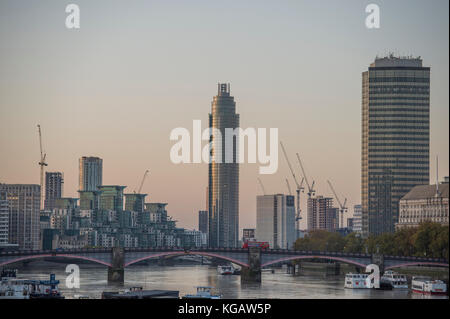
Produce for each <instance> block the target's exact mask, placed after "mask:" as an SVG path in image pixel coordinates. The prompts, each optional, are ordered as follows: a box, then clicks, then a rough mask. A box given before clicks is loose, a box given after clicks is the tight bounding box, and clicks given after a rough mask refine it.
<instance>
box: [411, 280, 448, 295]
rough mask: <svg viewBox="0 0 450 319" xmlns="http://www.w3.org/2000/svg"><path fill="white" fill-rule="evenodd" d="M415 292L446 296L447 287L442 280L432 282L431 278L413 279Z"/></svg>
mask: <svg viewBox="0 0 450 319" xmlns="http://www.w3.org/2000/svg"><path fill="white" fill-rule="evenodd" d="M411 289H412V291H413V292H416V293H421V294H429V295H446V294H447V285H446V283H445V282H443V281H442V280H432V279H431V277H424V276H420V277H413V279H412V282H411Z"/></svg>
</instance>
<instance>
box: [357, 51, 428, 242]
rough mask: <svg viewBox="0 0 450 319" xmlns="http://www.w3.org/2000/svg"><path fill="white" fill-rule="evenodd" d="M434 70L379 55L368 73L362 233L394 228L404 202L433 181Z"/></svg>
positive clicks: (365, 78) (365, 80) (364, 88)
mask: <svg viewBox="0 0 450 319" xmlns="http://www.w3.org/2000/svg"><path fill="white" fill-rule="evenodd" d="M429 149H430V68H429V67H423V66H422V60H421V59H420V58H410V57H405V58H399V57H394V56H392V55H390V56H388V57H385V58H377V59H376V60H375V62H374V63H372V64H371V65H370V67H369V69H368V71H365V72H363V74H362V154H361V160H362V167H361V168H362V169H361V184H362V185H361V199H362V232H363V235H364V236H368V235H370V234H381V233H384V232H393V231H394V228H395V223H396V222H397V221H398V215H399V201H400V198H401V197H403V196H404V195H405V194H406V193H408V192H409V191H410V190H411V189H412V188H413V187H414V186H416V185H421V184H429V165H430V164H429V163H430V162H429V156H430V154H429Z"/></svg>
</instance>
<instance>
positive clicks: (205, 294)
mask: <svg viewBox="0 0 450 319" xmlns="http://www.w3.org/2000/svg"><path fill="white" fill-rule="evenodd" d="M211 290H212V287H204V286H199V287H197V294H195V295H189V294H187V295H184V296H183V297H182V299H222V296H221V295H213V294H211Z"/></svg>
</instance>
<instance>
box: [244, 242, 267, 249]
mask: <svg viewBox="0 0 450 319" xmlns="http://www.w3.org/2000/svg"><path fill="white" fill-rule="evenodd" d="M250 247H259V248H261V249H269V243H268V242H267V241H249V240H247V241H246V242H244V245H243V246H242V248H250Z"/></svg>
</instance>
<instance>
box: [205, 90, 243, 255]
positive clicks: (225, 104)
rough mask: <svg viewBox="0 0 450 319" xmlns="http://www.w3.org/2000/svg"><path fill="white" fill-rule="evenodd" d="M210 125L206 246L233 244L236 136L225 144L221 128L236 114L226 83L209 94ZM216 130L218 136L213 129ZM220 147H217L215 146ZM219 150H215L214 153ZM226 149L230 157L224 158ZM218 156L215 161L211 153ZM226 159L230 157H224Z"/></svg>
mask: <svg viewBox="0 0 450 319" xmlns="http://www.w3.org/2000/svg"><path fill="white" fill-rule="evenodd" d="M209 127H210V129H211V132H212V134H211V139H210V142H211V143H212V150H211V155H212V159H211V161H210V163H209V174H208V182H209V183H208V210H209V212H208V217H209V218H208V220H209V221H208V222H209V228H208V233H209V241H208V243H209V246H210V247H237V246H238V241H239V238H238V237H239V163H238V154H237V143H238V138H237V137H234V138H233V139H232V143H229V145H227V144H226V141H225V132H226V129H228V130H227V131H229V130H230V129H231V130H234V129H236V128H238V127H239V114H236V102H235V101H234V97H233V96H231V95H230V85H229V84H219V85H218V93H217V95H216V96H215V97H214V98H213V101H212V104H211V113H210V114H209ZM215 131H218V132H220V135H221V140H220V141H219V140H218V136H214V132H215ZM219 147H220V149H218V148H219ZM217 152H219V153H217ZM226 153H228V156H230V155H232V156H231V158H232V160H231V161H229V160H228V162H226V156H225V155H226ZM218 154H221V156H220V157H221V158H219V160H218V161H216V160H215V157H216V156H217V157H219V155H218ZM227 158H228V159H229V158H230V157H227Z"/></svg>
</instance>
